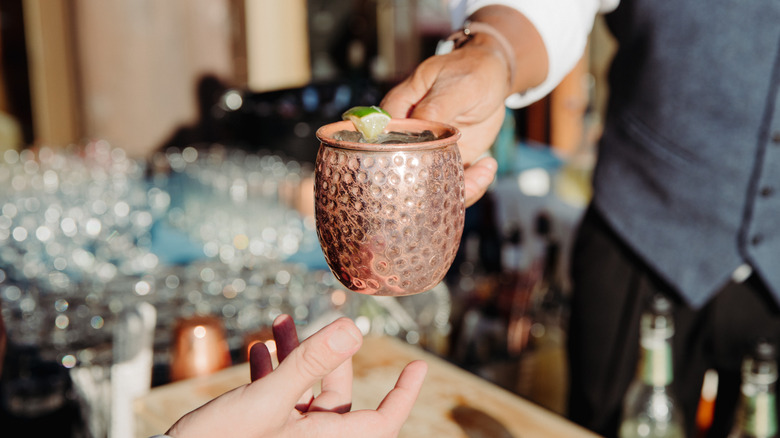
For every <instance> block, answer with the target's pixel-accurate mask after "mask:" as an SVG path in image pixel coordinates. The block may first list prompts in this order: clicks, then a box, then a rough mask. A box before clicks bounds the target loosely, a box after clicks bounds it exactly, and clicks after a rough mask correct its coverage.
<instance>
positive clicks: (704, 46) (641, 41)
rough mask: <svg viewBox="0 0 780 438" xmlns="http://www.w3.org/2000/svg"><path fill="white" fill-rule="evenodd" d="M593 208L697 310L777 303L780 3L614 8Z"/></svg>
mask: <svg viewBox="0 0 780 438" xmlns="http://www.w3.org/2000/svg"><path fill="white" fill-rule="evenodd" d="M607 22H608V24H609V26H610V29H611V30H612V32H613V33H614V35H615V37H616V38H617V40H618V41H619V44H620V47H619V50H618V53H617V54H616V57H615V59H614V61H613V64H612V68H611V70H610V103H609V111H608V115H607V120H606V128H605V132H604V136H603V138H602V141H601V144H600V146H599V161H598V164H597V166H596V170H595V173H594V205H595V207H596V208H597V209H598V211H600V212H601V214H602V215H603V216H604V217H605V219H606V220H607V221H608V222H609V223H610V224H611V225H612V227H613V228H614V230H615V231H616V232H617V233H618V234H619V235H620V236H621V237H622V238H623V239H624V240H625V241H626V242H627V243H628V245H629V246H630V247H631V248H633V250H634V251H635V252H636V253H637V254H638V255H639V256H640V257H642V258H643V260H645V262H647V263H648V264H649V265H650V266H651V267H653V268H654V269H655V270H656V271H657V273H658V274H659V275H660V276H661V277H662V278H664V279H665V280H666V281H668V282H669V283H670V284H671V285H672V286H673V287H675V288H676V289H677V291H678V292H679V293H680V294H681V295H682V296H683V298H684V299H685V300H686V301H688V303H689V304H691V305H692V306H694V307H700V306H702V305H704V304H705V303H706V302H707V301H708V300H709V299H710V298H712V296H713V295H714V294H715V293H716V292H717V290H718V289H719V288H720V287H722V286H723V285H724V284H725V283H726V282H727V281H728V280H729V279H730V277H731V274H732V272H733V271H734V270H735V269H736V268H737V267H738V266H740V265H741V264H744V263H748V264H749V265H750V266H752V267H753V270H754V272H755V273H757V274H758V275H759V277H760V278H761V279H762V280H763V281H764V282H765V283H766V285H767V286H768V287H769V289H770V290H771V291H772V293H773V294H774V296H775V298H776V299H777V300H778V302H780V0H706V1H705V0H676V1H670V0H622V2H621V4H620V6H619V7H618V9H617V10H616V11H614V12H613V13H611V14H609V15H608V16H607Z"/></svg>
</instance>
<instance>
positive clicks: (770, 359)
mask: <svg viewBox="0 0 780 438" xmlns="http://www.w3.org/2000/svg"><path fill="white" fill-rule="evenodd" d="M776 353H777V349H776V347H775V346H774V345H773V344H772V343H770V342H768V341H766V340H760V341H758V342H757V343H756V345H755V347H754V349H753V352H752V354H750V355H748V356H747V357H746V358H745V359H744V361H743V362H742V386H741V396H740V400H739V404H738V407H737V414H736V418H735V421H734V427H733V429H732V431H731V434H730V435H729V438H759V437H760V438H770V437H776V436H777V406H776V396H775V383H776V382H777V361H776Z"/></svg>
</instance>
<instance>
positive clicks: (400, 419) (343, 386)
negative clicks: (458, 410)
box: [167, 315, 427, 438]
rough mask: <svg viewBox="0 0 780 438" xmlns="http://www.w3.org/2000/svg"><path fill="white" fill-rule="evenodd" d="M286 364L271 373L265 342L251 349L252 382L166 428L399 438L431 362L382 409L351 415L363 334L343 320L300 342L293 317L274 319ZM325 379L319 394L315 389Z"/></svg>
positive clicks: (415, 366) (176, 432)
mask: <svg viewBox="0 0 780 438" xmlns="http://www.w3.org/2000/svg"><path fill="white" fill-rule="evenodd" d="M273 331H274V337H275V339H276V343H277V352H278V356H279V360H280V361H281V363H280V364H279V366H278V367H277V368H276V370H273V367H272V363H271V356H270V354H269V353H268V350H267V348H266V347H265V344H263V343H257V344H255V346H253V348H252V350H251V351H250V372H251V379H252V383H250V384H247V385H244V386H242V387H239V388H236V389H234V390H233V391H230V392H228V393H226V394H223V395H222V396H220V397H218V398H216V399H214V400H212V401H211V402H209V403H207V404H206V405H204V406H202V407H200V408H198V409H197V410H195V411H192V412H190V413H189V414H187V415H185V416H184V417H182V418H181V419H180V420H179V421H178V422H176V424H174V425H173V427H171V429H170V430H169V431H168V433H167V434H168V435H170V436H172V437H176V438H190V437H208V438H212V437H216V436H231V437H254V438H260V437H313V436H316V437H324V438H327V437H334V438H335V437H338V438H345V437H346V438H349V437H356V438H357V437H361V438H362V437H366V436H371V437H395V436H397V435H398V432H399V431H400V429H401V426H402V425H403V423H404V422H405V421H406V418H407V417H408V416H409V412H410V411H411V409H412V406H413V405H414V402H415V400H416V399H417V395H418V394H419V392H420V388H421V386H422V383H423V379H424V378H425V374H426V372H427V364H426V363H425V362H422V361H414V362H412V363H410V364H408V365H407V366H406V368H404V370H403V371H402V372H401V375H400V377H399V378H398V381H397V383H396V385H395V388H393V389H392V390H391V391H390V392H389V393H388V394H387V395H386V396H385V398H384V400H382V402H381V403H380V405H379V407H378V408H377V409H376V410H360V411H352V412H351V411H350V408H351V400H352V362H351V358H352V356H353V355H354V354H355V353H356V352H357V351H358V350H359V349H360V346H361V344H362V336H361V334H360V330H358V328H357V327H356V326H355V324H354V323H353V322H352V321H351V320H349V319H347V318H341V319H339V320H337V321H335V322H333V323H331V324H330V325H328V326H326V327H325V328H323V329H322V330H320V331H319V332H317V333H315V334H314V335H313V336H311V337H310V338H309V339H307V340H305V341H304V342H303V343H301V344H300V345H298V337H297V334H296V331H295V324H294V323H293V321H292V318H290V316H288V315H282V316H280V317H279V318H277V320H276V321H274V325H273ZM320 380H321V392H320V394H319V395H317V396H313V393H312V387H313V386H314V384H315V383H316V382H318V381H320Z"/></svg>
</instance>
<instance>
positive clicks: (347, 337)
mask: <svg viewBox="0 0 780 438" xmlns="http://www.w3.org/2000/svg"><path fill="white" fill-rule="evenodd" d="M362 343H363V336H362V335H361V333H360V330H359V329H358V328H357V326H355V323H354V322H352V320H350V319H349V318H339V319H337V320H336V321H334V322H332V323H330V324H329V325H327V326H326V327H324V328H323V329H321V330H320V331H318V332H317V333H315V334H314V335H312V336H311V337H310V338H308V339H306V340H305V341H303V342H302V343H301V345H299V346H298V347H297V348H295V349H294V350H293V351H292V353H290V355H289V356H287V357H286V358H285V359H284V360H283V361H282V362H281V363H280V364H279V367H278V368H277V369H276V371H274V372H273V373H271V374H270V375H268V376H267V377H266V379H268V378H272V382H269V384H272V385H274V386H276V387H275V388H274V389H271V391H273V393H274V394H277V395H278V397H279V399H278V401H279V405H280V406H281V407H283V408H285V409H286V408H288V407H289V408H290V409H292V407H294V406H295V404H296V403H297V401H298V398H299V397H300V396H301V395H302V394H303V393H304V392H305V391H306V390H307V389H309V388H311V387H312V386H313V385H314V384H315V383H317V382H318V381H319V380H321V379H322V378H323V377H325V376H327V375H328V374H329V373H330V372H331V371H333V370H335V369H336V368H338V366H339V365H341V364H342V363H343V362H344V361H345V360H347V359H349V358H350V357H352V356H353V355H354V354H355V353H357V351H358V350H359V349H360V346H361V345H362ZM266 390H268V388H266Z"/></svg>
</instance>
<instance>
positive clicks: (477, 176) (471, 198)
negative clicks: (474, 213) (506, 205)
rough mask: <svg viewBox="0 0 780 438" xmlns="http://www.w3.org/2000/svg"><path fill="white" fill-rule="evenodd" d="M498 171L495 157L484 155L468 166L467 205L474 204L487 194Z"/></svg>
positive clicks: (465, 175)
mask: <svg viewBox="0 0 780 438" xmlns="http://www.w3.org/2000/svg"><path fill="white" fill-rule="evenodd" d="M497 171H498V162H497V161H496V159H495V158H493V157H484V158H482V159H480V160H478V161H477V162H476V163H474V164H472V165H470V166H468V167H466V169H465V172H464V175H463V177H464V178H465V186H466V187H465V189H466V190H465V191H466V193H465V195H464V197H465V200H466V207H469V206H471V205H473V204H474V203H475V202H477V201H478V200H479V198H481V197H482V195H484V194H485V192H486V191H487V189H488V188H489V187H490V184H491V183H492V182H493V179H495V177H496V172H497Z"/></svg>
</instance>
